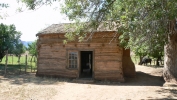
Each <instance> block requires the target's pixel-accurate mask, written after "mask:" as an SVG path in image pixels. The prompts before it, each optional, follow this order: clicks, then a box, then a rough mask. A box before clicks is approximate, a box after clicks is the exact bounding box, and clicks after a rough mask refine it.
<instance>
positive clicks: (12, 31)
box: [0, 23, 21, 61]
mask: <svg viewBox="0 0 177 100" xmlns="http://www.w3.org/2000/svg"><path fill="white" fill-rule="evenodd" d="M20 36H21V32H18V31H16V28H15V26H14V25H9V26H8V25H5V24H2V23H1V24H0V61H1V60H2V58H3V57H4V56H5V52H6V51H7V50H8V51H9V53H14V50H15V49H16V46H17V45H18V44H19V41H20Z"/></svg>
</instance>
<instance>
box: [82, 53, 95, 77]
mask: <svg viewBox="0 0 177 100" xmlns="http://www.w3.org/2000/svg"><path fill="white" fill-rule="evenodd" d="M80 62H81V63H80V64H81V72H80V78H92V67H93V52H92V51H81V52H80Z"/></svg>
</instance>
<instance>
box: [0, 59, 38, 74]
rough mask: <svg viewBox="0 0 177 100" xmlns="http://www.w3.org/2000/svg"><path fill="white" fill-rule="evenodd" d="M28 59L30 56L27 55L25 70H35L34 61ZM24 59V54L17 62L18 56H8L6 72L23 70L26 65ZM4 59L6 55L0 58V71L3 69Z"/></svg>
mask: <svg viewBox="0 0 177 100" xmlns="http://www.w3.org/2000/svg"><path fill="white" fill-rule="evenodd" d="M12 58H13V59H12ZM30 59H31V56H28V57H27V72H31V69H32V72H35V71H36V62H34V60H33V61H32V62H31V61H30ZM25 60H26V56H21V58H20V62H18V57H16V56H8V62H7V71H8V72H24V71H25V67H26V63H25ZM35 60H36V58H35ZM5 61H6V57H4V58H3V59H2V62H0V71H2V72H3V71H4V67H5Z"/></svg>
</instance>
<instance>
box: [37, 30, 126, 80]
mask: <svg viewBox="0 0 177 100" xmlns="http://www.w3.org/2000/svg"><path fill="white" fill-rule="evenodd" d="M103 36H104V37H103ZM113 36H115V33H113V32H112V33H105V35H104V33H95V34H94V35H93V36H92V39H91V40H89V39H88V40H87V41H84V42H81V43H78V42H69V43H67V44H66V45H65V44H63V40H64V39H65V38H64V36H63V35H62V34H58V35H44V36H39V39H38V68H37V70H38V71H37V75H47V76H48V75H51V76H59V77H71V78H77V77H79V73H80V68H79V67H80V65H79V66H78V68H77V69H69V68H68V67H67V58H68V55H67V54H68V51H70V50H74V51H78V53H79V52H80V51H93V53H94V54H93V55H94V58H93V60H94V61H93V78H94V79H97V80H113V81H124V78H123V69H122V55H123V51H122V48H121V47H120V46H119V44H118V41H117V40H116V39H113ZM78 56H80V55H78ZM78 59H79V61H80V57H78Z"/></svg>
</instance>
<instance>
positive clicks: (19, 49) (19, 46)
mask: <svg viewBox="0 0 177 100" xmlns="http://www.w3.org/2000/svg"><path fill="white" fill-rule="evenodd" d="M12 53H13V54H15V55H16V56H17V57H18V62H20V57H21V55H22V54H23V53H25V46H24V45H23V43H22V42H21V41H18V42H17V43H16V44H15V45H14V49H13V51H12Z"/></svg>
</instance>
